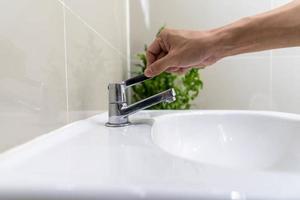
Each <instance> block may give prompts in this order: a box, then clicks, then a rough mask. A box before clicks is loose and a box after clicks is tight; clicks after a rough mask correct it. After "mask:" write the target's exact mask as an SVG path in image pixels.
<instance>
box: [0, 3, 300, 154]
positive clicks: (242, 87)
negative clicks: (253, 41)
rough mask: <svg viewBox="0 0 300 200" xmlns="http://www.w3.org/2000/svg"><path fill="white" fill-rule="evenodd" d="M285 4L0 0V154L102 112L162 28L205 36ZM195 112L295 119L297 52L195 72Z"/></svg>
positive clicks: (243, 58)
mask: <svg viewBox="0 0 300 200" xmlns="http://www.w3.org/2000/svg"><path fill="white" fill-rule="evenodd" d="M287 2H289V0H251V1H250V0H224V1H220V0H210V1H204V0H163V1H162V0H84V1H83V0H22V1H17V0H1V1H0V11H1V12H0V15H1V17H0V23H1V26H0V140H1V142H0V152H1V151H3V150H5V149H7V148H9V147H11V146H14V145H16V144H20V143H22V142H24V141H27V140H28V139H29V138H34V137H36V136H38V135H40V134H44V133H47V132H49V131H51V130H54V129H56V128H59V127H61V126H63V125H65V124H68V123H70V122H72V121H75V120H79V119H84V118H86V117H89V116H91V115H94V114H97V113H99V112H101V111H105V110H106V109H107V91H106V90H107V84H108V83H109V82H115V81H120V80H123V79H125V78H127V77H128V76H130V71H131V67H132V66H133V64H134V63H136V62H138V60H137V58H136V54H137V53H139V52H142V51H143V49H144V44H149V43H151V41H152V40H153V39H154V37H155V34H156V32H157V30H158V29H159V28H160V27H161V26H163V25H167V27H172V28H180V29H196V30H205V29H210V28H214V27H218V26H222V25H225V24H227V23H230V22H232V21H235V20H238V19H240V18H242V17H245V16H249V15H254V14H256V13H259V12H263V11H267V10H269V9H271V8H274V7H277V6H279V5H282V4H285V3H287ZM199 73H200V77H201V80H202V81H203V83H204V87H203V89H202V90H201V91H200V94H199V96H198V97H197V99H195V101H193V103H192V108H194V109H251V110H275V111H283V112H292V113H300V103H299V102H300V48H291V49H282V50H275V51H265V52H260V53H253V54H244V55H239V56H235V57H229V58H226V59H224V60H222V61H220V62H219V63H217V64H215V65H213V66H211V67H209V68H207V69H205V70H200V71H199Z"/></svg>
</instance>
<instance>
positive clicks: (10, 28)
mask: <svg viewBox="0 0 300 200" xmlns="http://www.w3.org/2000/svg"><path fill="white" fill-rule="evenodd" d="M0 24H1V26H0V152H1V151H3V150H4V149H7V148H9V147H11V146H14V145H16V144H19V143H22V142H24V141H27V140H28V139H30V138H33V137H35V136H37V135H40V134H43V133H46V132H48V131H49V130H52V129H55V128H58V127H60V126H62V125H64V124H67V123H69V122H71V121H73V120H77V119H80V118H82V117H87V116H88V115H89V113H90V112H91V113H94V111H96V112H97V111H98V110H105V109H106V106H107V96H106V89H107V84H108V82H110V81H116V80H120V79H122V76H123V74H124V72H125V71H126V37H127V36H126V1H123V0H84V1H83V0H64V1H63V0H22V1H18V0H2V1H0Z"/></svg>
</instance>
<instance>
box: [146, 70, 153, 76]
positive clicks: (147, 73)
mask: <svg viewBox="0 0 300 200" xmlns="http://www.w3.org/2000/svg"><path fill="white" fill-rule="evenodd" d="M145 75H146V76H148V77H151V76H152V71H151V69H149V68H148V69H146V70H145Z"/></svg>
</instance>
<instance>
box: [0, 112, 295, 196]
mask: <svg viewBox="0 0 300 200" xmlns="http://www.w3.org/2000/svg"><path fill="white" fill-rule="evenodd" d="M131 121H132V122H133V125H131V126H127V127H122V128H108V127H105V126H104V124H105V123H106V122H107V113H103V114H99V115H96V116H94V117H91V118H89V119H86V120H82V121H78V122H75V123H72V124H70V125H67V126H65V127H62V128H60V129H58V130H55V131H53V132H51V133H49V134H46V135H43V136H41V137H39V138H36V139H34V140H32V141H30V142H28V143H27V144H24V145H21V146H19V147H17V148H14V149H11V150H10V151H7V152H6V153H3V154H0V200H2V199H3V200H24V199H30V200H35V199H43V200H55V199H60V200H82V199H84V200H96V199H97V200H100V199H105V200H109V199H130V200H135V199H143V200H145V199H148V200H150V199H151V200H153V199H184V200H190V199H197V200H219V199H222V200H223V199H224V200H226V199H228V200H232V199H235V200H237V199H241V200H244V199H247V200H251V199H282V200H286V199H300V190H299V185H300V153H299V152H300V116H299V115H292V114H285V113H276V112H255V111H251V112H250V111H142V112H139V113H137V114H135V115H133V116H132V117H131Z"/></svg>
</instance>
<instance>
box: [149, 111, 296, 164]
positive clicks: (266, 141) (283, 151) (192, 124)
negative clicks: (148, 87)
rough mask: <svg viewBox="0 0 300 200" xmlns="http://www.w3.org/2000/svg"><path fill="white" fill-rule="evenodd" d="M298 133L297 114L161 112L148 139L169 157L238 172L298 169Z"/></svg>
mask: <svg viewBox="0 0 300 200" xmlns="http://www.w3.org/2000/svg"><path fill="white" fill-rule="evenodd" d="M299 134H300V118H299V116H298V115H293V114H286V113H278V112H261V111H260V112H255V111H202V112H201V111H195V112H186V113H177V114H172V115H164V116H159V117H157V118H156V119H155V122H154V124H153V128H152V139H153V141H154V143H156V144H157V145H158V146H160V147H161V148H162V149H163V150H165V151H167V152H169V153H171V154H173V155H175V156H178V157H181V158H186V159H189V160H192V161H196V162H199V163H204V164H212V165H218V166H222V167H229V168H234V169H241V170H267V169H273V170H274V169H278V170H279V169H281V170H295V168H297V170H299V169H300V167H299V164H298V163H299V160H300V158H299V156H298V155H297V152H299V151H300V148H298V146H300V138H299ZM296 166H297V167H296Z"/></svg>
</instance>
